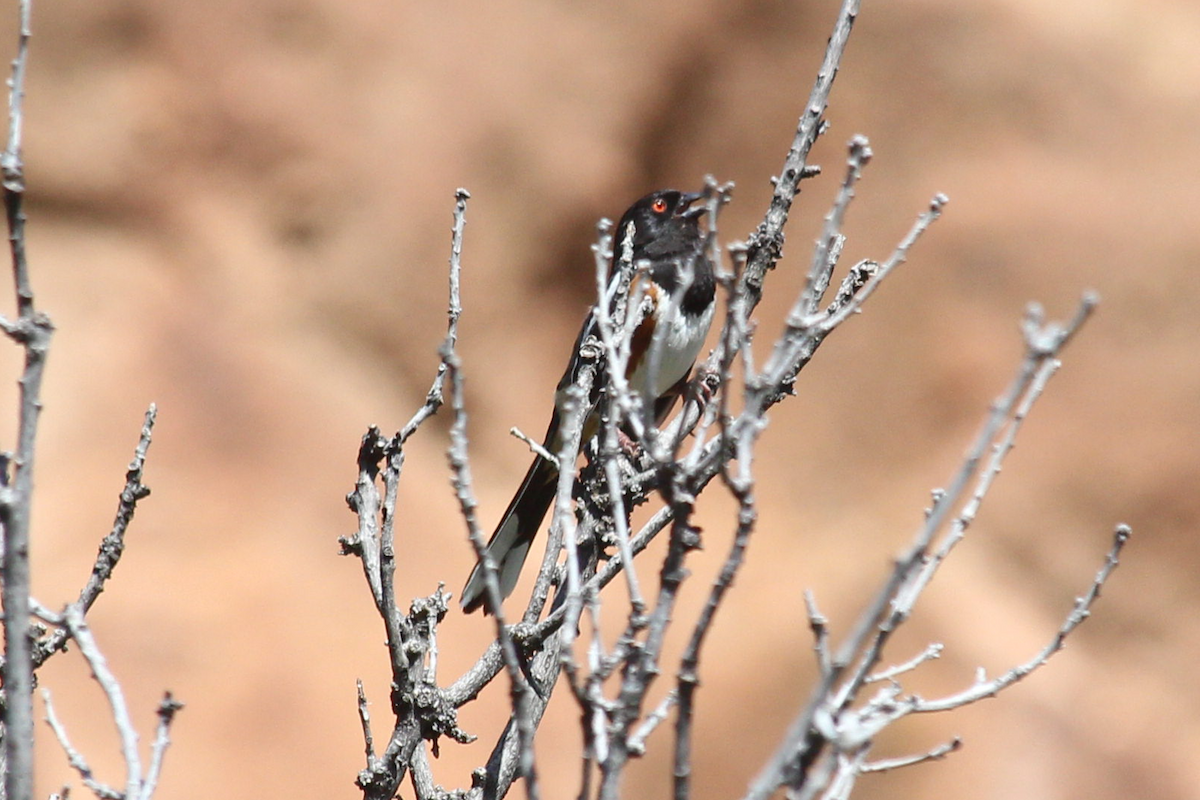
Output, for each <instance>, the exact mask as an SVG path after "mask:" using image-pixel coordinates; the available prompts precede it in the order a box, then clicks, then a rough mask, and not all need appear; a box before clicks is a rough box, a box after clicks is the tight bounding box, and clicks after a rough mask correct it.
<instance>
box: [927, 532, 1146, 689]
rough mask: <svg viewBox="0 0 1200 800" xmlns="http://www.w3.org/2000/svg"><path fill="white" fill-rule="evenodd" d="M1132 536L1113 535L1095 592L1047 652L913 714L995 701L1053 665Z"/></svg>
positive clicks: (1080, 602) (1082, 600)
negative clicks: (986, 699) (1002, 693)
mask: <svg viewBox="0 0 1200 800" xmlns="http://www.w3.org/2000/svg"><path fill="white" fill-rule="evenodd" d="M1132 535H1133V531H1132V530H1131V529H1130V528H1129V526H1128V525H1118V526H1117V528H1116V530H1115V531H1114V532H1113V543H1112V547H1111V548H1110V549H1109V551H1108V556H1107V557H1106V558H1105V560H1104V565H1103V566H1102V567H1101V568H1100V570H1099V572H1097V573H1096V577H1095V579H1094V580H1093V581H1092V585H1091V588H1089V590H1088V592H1087V594H1085V595H1083V596H1082V597H1080V598H1078V599H1076V601H1075V607H1074V608H1073V609H1072V610H1071V613H1070V614H1068V615H1067V618H1066V620H1064V621H1063V624H1062V627H1060V628H1059V629H1058V632H1057V633H1055V635H1054V638H1053V639H1051V640H1050V642H1049V643H1048V644H1047V645H1046V646H1045V647H1044V648H1042V650H1041V652H1039V653H1038V654H1037V655H1035V656H1034V657H1033V658H1031V659H1030V660H1029V661H1026V662H1025V663H1024V664H1020V665H1018V666H1016V667H1013V668H1012V669H1010V670H1008V671H1007V672H1005V673H1004V674H1003V675H1001V676H1000V677H998V678H996V679H994V680H990V681H989V680H984V679H983V677H982V676H980V679H979V680H976V682H975V684H974V685H972V686H971V687H970V688H969V689H966V690H965V691H962V692H959V693H958V694H954V695H951V696H949V697H943V698H941V699H940V700H922V699H920V698H916V699H915V701H914V704H913V709H912V710H913V711H915V712H921V713H928V712H931V711H948V710H950V709H954V708H959V707H961V706H964V705H967V704H968V703H974V702H976V701H977V700H982V699H984V698H987V697H995V696H996V695H997V694H998V693H1000V692H1001V691H1003V690H1004V689H1007V688H1008V687H1009V686H1012V685H1013V684H1014V683H1016V682H1018V681H1020V680H1022V679H1023V678H1025V677H1027V676H1028V675H1029V674H1030V673H1031V672H1033V671H1034V670H1036V669H1037V668H1038V667H1040V666H1042V665H1043V664H1045V663H1046V662H1047V661H1049V660H1050V658H1051V656H1053V655H1054V654H1055V653H1057V652H1058V651H1059V650H1061V649H1062V648H1063V645H1064V644H1065V642H1066V639H1067V637H1068V636H1070V635H1071V632H1072V631H1074V630H1075V628H1077V627H1079V624H1080V623H1082V622H1083V621H1084V620H1085V619H1087V618H1088V616H1089V614H1090V613H1091V608H1092V604H1093V603H1095V602H1096V600H1097V599H1099V597H1100V589H1101V588H1102V587H1103V586H1104V583H1105V582H1106V581H1107V580H1108V579H1109V577H1110V576H1111V575H1112V573H1113V570H1115V569H1116V568H1117V565H1118V564H1119V561H1118V557H1119V556H1120V554H1121V550H1122V548H1124V547H1125V544H1126V542H1128V541H1129V537H1130V536H1132Z"/></svg>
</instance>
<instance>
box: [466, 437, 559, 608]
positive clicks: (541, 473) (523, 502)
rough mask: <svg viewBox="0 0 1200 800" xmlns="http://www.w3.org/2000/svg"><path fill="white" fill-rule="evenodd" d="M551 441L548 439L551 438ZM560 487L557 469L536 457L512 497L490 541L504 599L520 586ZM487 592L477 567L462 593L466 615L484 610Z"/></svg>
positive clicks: (489, 553) (480, 568)
mask: <svg viewBox="0 0 1200 800" xmlns="http://www.w3.org/2000/svg"><path fill="white" fill-rule="evenodd" d="M548 438H549V437H548ZM557 486H558V469H557V468H555V466H554V465H553V464H551V463H550V462H549V461H547V460H546V459H544V458H540V457H535V459H534V462H533V463H532V464H531V465H530V466H529V471H528V472H526V473H525V480H523V481H522V482H521V488H520V489H518V490H517V493H516V494H515V495H514V496H513V499H512V502H511V503H509V504H508V509H507V510H506V511H505V512H504V516H502V517H501V518H500V524H499V525H497V526H496V532H495V533H493V534H492V538H491V539H490V540H489V541H488V544H487V552H488V555H489V556H491V558H492V561H493V562H494V563H495V564H496V573H497V576H498V577H499V579H500V597H501V599H503V598H505V597H508V596H509V595H510V594H512V590H513V587H515V586H516V585H517V577H518V576H519V575H520V574H521V567H522V566H523V565H524V564H525V557H526V556H528V555H529V545H531V544H533V539H534V537H535V536H537V532H538V529H539V528H541V527H542V520H544V519H545V518H546V512H547V511H548V510H549V509H550V505H551V504H552V503H553V502H554V495H555V491H556V489H557ZM486 595H487V591H486V589H485V583H484V579H483V566H482V565H480V564H476V565H475V569H473V570H472V571H471V577H470V578H468V579H467V585H466V586H464V587H463V590H462V599H461V601H460V602H461V603H462V607H463V611H465V612H466V613H468V614H469V613H471V612H472V611H474V610H475V609H477V608H481V607H483V601H484V597H486Z"/></svg>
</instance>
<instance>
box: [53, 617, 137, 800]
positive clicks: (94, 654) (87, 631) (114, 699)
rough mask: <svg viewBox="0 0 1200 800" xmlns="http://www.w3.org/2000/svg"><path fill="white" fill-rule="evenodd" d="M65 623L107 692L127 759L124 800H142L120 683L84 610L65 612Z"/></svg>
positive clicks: (134, 741)
mask: <svg viewBox="0 0 1200 800" xmlns="http://www.w3.org/2000/svg"><path fill="white" fill-rule="evenodd" d="M63 621H64V622H65V623H66V626H67V629H68V630H69V631H70V632H71V638H72V639H74V640H75V644H77V645H79V652H80V653H82V654H83V657H84V659H86V660H87V662H88V666H89V667H90V668H91V670H92V677H93V678H95V679H96V683H98V684H100V688H101V689H102V690H103V691H104V696H105V697H106V698H107V699H108V707H109V710H110V711H111V712H112V718H113V722H115V723H116V726H117V734H118V736H119V737H120V739H121V756H122V758H124V759H125V770H126V773H125V797H127V798H133V797H141V796H142V759H141V756H140V755H139V754H138V747H137V741H138V735H137V731H136V730H135V729H134V727H133V720H132V719H130V716H129V706H128V705H126V703H125V693H124V692H123V691H122V690H121V684H120V683H119V682H118V681H117V678H116V676H115V675H113V674H112V670H110V669H109V668H108V662H107V661H106V660H105V658H104V655H103V654H102V653H101V652H100V648H99V647H98V646H97V645H96V640H95V638H94V637H93V636H92V631H91V628H89V627H88V624H87V621H86V620H85V619H84V617H83V610H82V609H80V608H79V606H77V605H69V606H67V608H66V610H65V611H64V612H63Z"/></svg>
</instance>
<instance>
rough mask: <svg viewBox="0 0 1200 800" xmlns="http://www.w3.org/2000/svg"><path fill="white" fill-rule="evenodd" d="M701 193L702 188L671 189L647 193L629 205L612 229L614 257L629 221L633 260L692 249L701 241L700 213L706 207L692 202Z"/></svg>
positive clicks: (698, 198) (621, 243)
mask: <svg viewBox="0 0 1200 800" xmlns="http://www.w3.org/2000/svg"><path fill="white" fill-rule="evenodd" d="M703 197H705V194H704V193H703V192H688V193H685V192H677V191H675V190H674V189H663V190H661V191H658V192H652V193H651V194H648V195H646V196H645V197H643V198H642V199H641V200H638V201H637V202H636V203H634V204H633V205H632V206H630V207H629V210H628V211H626V212H625V214H624V215H623V216H622V217H621V221H620V223H618V224H617V227H616V228H615V229H614V230H613V252H614V253H616V255H617V258H620V257H621V253H622V248H623V247H624V243H625V236H626V231H628V229H629V223H631V222H632V223H633V227H634V233H633V257H634V259H635V260H638V259H643V258H653V257H655V256H664V255H674V254H680V253H684V252H694V251H695V250H696V249H698V248H699V247H700V246H701V244H702V243H703V241H704V237H703V234H702V233H701V231H700V217H701V216H703V214H704V212H705V210H706V207H705V206H703V205H699V206H695V207H693V204H694V203H695V202H696V201H697V200H700V199H702V198H703Z"/></svg>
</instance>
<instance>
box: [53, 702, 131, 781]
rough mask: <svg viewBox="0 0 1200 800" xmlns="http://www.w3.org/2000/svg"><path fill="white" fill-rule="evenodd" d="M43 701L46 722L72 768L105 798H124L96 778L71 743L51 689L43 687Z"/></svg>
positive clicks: (84, 759) (89, 766)
mask: <svg viewBox="0 0 1200 800" xmlns="http://www.w3.org/2000/svg"><path fill="white" fill-rule="evenodd" d="M42 702H43V704H44V705H45V706H46V723H47V724H48V725H49V726H50V730H52V731H54V738H55V739H57V740H58V744H59V746H60V747H62V749H63V752H64V753H66V754H67V763H68V764H70V765H71V769H73V770H75V771H76V772H78V773H79V779H80V780H81V781H83V785H84V786H86V787H88V788H89V789H91V790H92V793H93V794H95V795H96V796H97V797H99V798H102V799H103V800H124V797H125V796H124V795H123V794H121V793H120V792H119V791H117V790H116V789H114V788H112V787H111V786H109V785H108V784H105V783H101V782H100V781H98V780H96V774H95V773H94V772H93V771H92V767H91V765H90V764H88V762H87V759H86V758H84V756H83V753H80V752H79V751H78V750H76V749H75V747H74V746H73V745H72V744H71V740H70V739H69V738H68V737H67V729H66V728H65V727H63V724H62V723H61V722H59V719H58V715H57V714H55V713H54V703H53V702H51V699H50V690H49V689H42Z"/></svg>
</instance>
